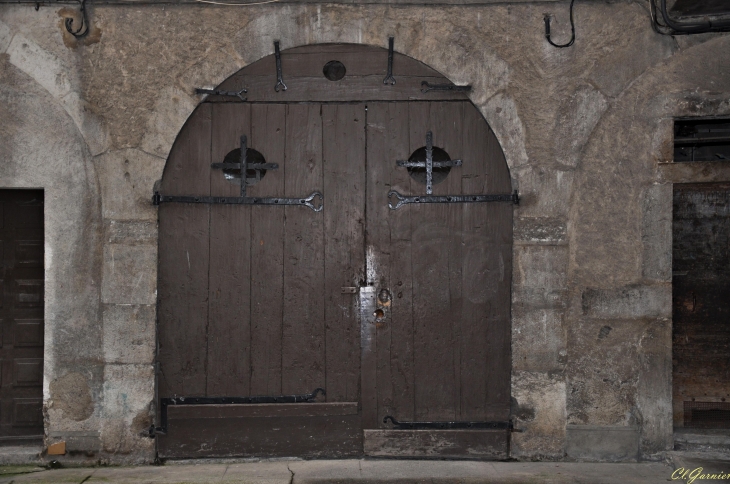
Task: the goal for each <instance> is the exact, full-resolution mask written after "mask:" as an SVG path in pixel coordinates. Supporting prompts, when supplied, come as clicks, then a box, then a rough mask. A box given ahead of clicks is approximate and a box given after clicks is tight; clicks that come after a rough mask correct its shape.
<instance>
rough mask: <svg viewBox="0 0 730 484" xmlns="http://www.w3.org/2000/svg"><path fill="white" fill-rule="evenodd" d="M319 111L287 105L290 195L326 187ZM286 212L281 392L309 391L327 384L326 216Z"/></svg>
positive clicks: (308, 106) (313, 106)
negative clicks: (325, 311) (325, 301)
mask: <svg viewBox="0 0 730 484" xmlns="http://www.w3.org/2000/svg"><path fill="white" fill-rule="evenodd" d="M320 110H321V106H320V105H318V104H290V105H288V106H287V117H286V133H287V136H286V168H285V170H284V177H285V189H286V196H288V197H300V196H303V195H308V194H309V193H311V192H313V191H314V190H319V191H320V192H322V191H323V186H322V185H323V176H322V118H321V111H320ZM326 196H327V195H326V194H325V197H326ZM284 210H285V214H284V216H285V228H284V292H283V298H284V303H283V304H284V317H283V342H282V391H283V392H284V393H306V392H311V391H312V390H313V389H315V388H316V387H324V386H325V348H324V345H325V338H324V336H325V335H324V333H325V331H324V298H323V297H322V295H323V294H324V253H323V248H324V233H323V230H324V219H323V213H322V212H314V211H312V210H309V209H307V208H305V207H297V206H293V207H285V208H284ZM324 210H328V205H327V199H325V206H324Z"/></svg>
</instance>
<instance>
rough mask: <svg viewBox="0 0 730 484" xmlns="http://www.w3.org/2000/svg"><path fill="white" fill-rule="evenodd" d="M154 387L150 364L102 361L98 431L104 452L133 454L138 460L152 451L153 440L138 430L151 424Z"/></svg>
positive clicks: (153, 374) (142, 429) (152, 369)
mask: <svg viewBox="0 0 730 484" xmlns="http://www.w3.org/2000/svg"><path fill="white" fill-rule="evenodd" d="M154 390H155V372H154V367H153V366H152V365H106V367H105V368H104V411H103V422H102V432H101V441H102V445H103V448H104V450H105V451H106V452H110V453H115V454H116V453H119V454H134V455H136V456H138V459H139V460H141V461H144V460H145V459H146V458H147V457H148V456H147V454H151V453H152V451H153V449H154V440H152V439H150V438H148V437H144V436H142V435H141V434H142V432H144V431H145V430H146V429H147V428H148V427H149V426H150V425H151V424H152V414H151V411H152V410H151V409H152V403H153V401H154V398H155V392H154ZM132 459H133V461H134V459H135V458H134V457H132Z"/></svg>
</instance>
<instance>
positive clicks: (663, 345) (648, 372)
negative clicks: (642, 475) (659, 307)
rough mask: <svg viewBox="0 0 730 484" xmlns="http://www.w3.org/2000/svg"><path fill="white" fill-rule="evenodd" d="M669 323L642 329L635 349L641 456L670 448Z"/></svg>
mask: <svg viewBox="0 0 730 484" xmlns="http://www.w3.org/2000/svg"><path fill="white" fill-rule="evenodd" d="M671 348H672V322H671V320H670V319H658V320H656V321H653V322H651V323H650V324H649V325H648V326H647V327H646V329H645V330H644V332H643V334H642V336H641V340H640V345H639V348H638V352H639V358H638V362H639V368H638V373H639V375H638V376H639V378H638V382H637V385H636V406H637V409H638V412H639V413H640V414H641V423H642V430H641V453H642V455H643V456H649V455H653V454H657V453H660V452H663V451H666V450H671V449H672V447H673V445H674V441H673V438H672V433H673V428H674V425H673V422H672V420H673V418H672V400H673V398H672V351H671Z"/></svg>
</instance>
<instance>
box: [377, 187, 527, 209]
mask: <svg viewBox="0 0 730 484" xmlns="http://www.w3.org/2000/svg"><path fill="white" fill-rule="evenodd" d="M391 197H395V198H396V199H397V200H398V201H397V203H395V205H394V204H393V202H392V201H391V200H390V198H391ZM479 202H511V203H514V204H515V205H519V203H520V197H519V195H518V194H517V190H515V191H514V193H511V194H504V195H416V196H404V195H401V194H400V193H398V192H397V191H395V190H391V191H389V192H388V208H390V209H391V210H397V209H399V208H400V207H402V206H403V205H407V204H409V203H479Z"/></svg>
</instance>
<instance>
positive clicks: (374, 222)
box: [363, 103, 415, 428]
mask: <svg viewBox="0 0 730 484" xmlns="http://www.w3.org/2000/svg"><path fill="white" fill-rule="evenodd" d="M408 129H409V128H408V104H406V103H378V104H375V103H371V104H370V105H369V107H368V201H367V204H368V206H367V214H368V226H367V227H368V230H367V234H368V235H367V236H368V242H367V244H368V247H369V248H370V250H371V251H372V253H373V254H374V255H375V258H376V260H378V262H379V265H378V268H377V272H378V273H379V274H380V280H381V283H383V282H387V287H388V289H389V290H390V292H391V295H392V300H391V308H390V320H389V321H388V320H386V321H385V324H384V325H383V327H382V328H379V329H378V331H377V338H376V348H377V392H378V410H377V422H376V424H377V426H382V425H383V424H382V419H383V417H384V416H386V415H392V416H394V417H395V418H399V419H402V420H413V418H414V408H415V393H414V367H413V279H412V277H411V266H412V262H411V250H412V247H411V242H412V239H411V211H410V210H403V209H399V210H395V211H394V210H390V209H389V208H388V205H387V204H388V199H387V194H388V191H389V190H391V189H393V190H396V191H398V192H399V193H401V194H409V193H410V190H411V179H410V176H409V175H408V171H407V170H406V169H404V168H398V167H397V166H396V160H399V159H408V157H409V156H410V153H411V152H410V151H409V149H410V146H409V142H408V138H409V131H408ZM363 418H364V415H363ZM377 426H376V428H377Z"/></svg>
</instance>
